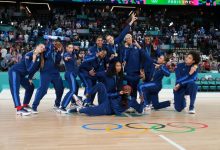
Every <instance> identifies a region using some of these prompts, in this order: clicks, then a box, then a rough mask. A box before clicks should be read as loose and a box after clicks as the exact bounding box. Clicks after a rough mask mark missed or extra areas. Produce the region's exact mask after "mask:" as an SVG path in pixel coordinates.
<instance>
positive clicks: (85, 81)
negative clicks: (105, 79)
mask: <svg viewBox="0 0 220 150" xmlns="http://www.w3.org/2000/svg"><path fill="white" fill-rule="evenodd" d="M79 77H80V79H81V81H82V82H83V84H84V86H85V92H84V94H87V93H89V91H90V90H91V89H92V87H94V86H95V85H96V80H95V79H91V78H90V77H88V75H86V74H85V73H82V72H80V73H79ZM94 98H95V94H92V96H91V97H90V98H88V99H86V101H85V103H89V104H93V101H94Z"/></svg>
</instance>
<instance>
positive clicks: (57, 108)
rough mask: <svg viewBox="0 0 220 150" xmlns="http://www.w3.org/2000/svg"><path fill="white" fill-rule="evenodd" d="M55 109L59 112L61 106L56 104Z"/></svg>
mask: <svg viewBox="0 0 220 150" xmlns="http://www.w3.org/2000/svg"><path fill="white" fill-rule="evenodd" d="M53 109H54V110H55V111H57V112H59V109H60V106H57V105H56V104H54V106H53Z"/></svg>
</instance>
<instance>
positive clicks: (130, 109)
mask: <svg viewBox="0 0 220 150" xmlns="http://www.w3.org/2000/svg"><path fill="white" fill-rule="evenodd" d="M135 112H136V110H135V109H134V108H132V107H130V108H128V109H127V110H126V111H125V113H135Z"/></svg>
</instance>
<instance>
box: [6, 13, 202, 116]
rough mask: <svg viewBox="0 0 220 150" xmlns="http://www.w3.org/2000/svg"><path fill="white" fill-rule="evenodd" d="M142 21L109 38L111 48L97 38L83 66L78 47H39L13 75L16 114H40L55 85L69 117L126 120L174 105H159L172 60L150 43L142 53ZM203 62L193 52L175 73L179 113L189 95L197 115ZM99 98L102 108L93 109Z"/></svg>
mask: <svg viewBox="0 0 220 150" xmlns="http://www.w3.org/2000/svg"><path fill="white" fill-rule="evenodd" d="M136 20H137V17H136V16H135V14H132V16H131V21H130V23H129V24H128V25H127V26H126V27H125V28H124V29H123V31H122V32H121V33H120V35H119V36H118V37H117V38H114V37H113V36H111V35H107V36H106V43H103V38H102V37H101V36H99V37H97V39H96V45H95V46H93V47H91V48H89V50H88V54H87V55H86V56H85V57H84V60H83V61H82V62H81V64H80V65H78V63H77V57H78V53H79V52H78V50H76V49H75V48H74V45H73V44H72V43H66V45H65V50H64V48H63V45H62V44H61V43H60V42H59V41H54V42H52V41H51V40H48V43H47V46H45V45H44V44H42V43H40V44H37V45H36V47H35V49H34V50H33V51H30V52H28V53H27V54H26V55H25V56H24V58H23V59H22V61H21V62H19V63H17V64H15V65H14V66H12V67H11V68H10V70H9V71H8V74H9V84H10V90H11V94H12V98H13V102H14V105H15V108H16V109H17V112H16V114H18V115H30V114H37V113H38V106H39V104H40V101H41V100H42V99H43V97H44V96H45V95H46V94H47V90H48V88H49V85H50V83H52V84H53V86H54V89H55V93H56V99H55V104H54V109H56V111H58V112H61V113H64V114H66V113H73V112H78V113H84V114H87V115H90V116H98V115H113V114H116V115H120V114H121V113H123V112H125V111H136V112H138V113H143V114H147V113H149V111H150V110H151V109H155V110H159V109H162V108H166V107H169V106H170V105H171V101H163V102H160V101H159V99H158V94H159V92H160V90H161V89H162V79H163V77H164V76H167V77H168V76H169V75H170V72H169V70H168V68H167V67H166V63H167V61H169V58H167V56H166V54H165V53H163V52H162V51H160V50H159V49H158V48H155V47H153V46H152V44H151V43H150V38H149V37H147V38H146V39H145V40H146V41H145V44H144V46H142V47H141V46H140V45H139V43H138V42H137V41H134V40H133V39H132V35H131V34H129V33H128V32H129V31H130V28H131V26H132V24H133V23H134V22H135V21H136ZM123 42H124V44H122V43H123ZM62 59H63V60H64V63H65V80H66V82H67V84H68V88H69V91H68V93H66V95H65V96H64V97H63V99H62V96H63V91H64V86H63V81H62V78H61V76H60V72H59V64H60V62H61V60H62ZM199 62H200V55H199V54H198V53H196V52H194V51H192V52H189V53H188V54H187V56H186V57H185V62H184V63H180V64H178V65H177V67H176V69H175V74H176V84H175V87H174V90H173V91H174V108H175V110H176V111H178V112H181V111H182V110H184V109H185V107H186V100H185V95H189V96H190V105H189V113H190V114H194V113H195V108H194V103H195V100H196V94H197V88H198V87H197V85H196V83H195V81H196V78H197V74H198V63H199ZM38 70H39V71H40V83H39V87H38V88H37V91H36V94H35V97H34V101H33V104H32V107H31V106H30V105H29V103H30V100H31V97H32V95H33V92H34V88H35V87H34V84H33V83H32V78H33V76H34V74H35V73H36V72H37V71H38ZM77 77H79V78H80V80H81V81H82V83H83V85H84V87H85V91H84V95H83V96H82V97H80V96H78V90H79V85H78V83H77V80H76V78H77ZM20 85H21V86H22V87H23V88H24V89H25V95H24V99H23V104H21V102H20V97H19V90H20ZM138 93H139V97H137V95H138ZM96 94H97V99H98V105H94V103H93V102H94V99H95V95H96ZM69 105H70V107H68V106H69Z"/></svg>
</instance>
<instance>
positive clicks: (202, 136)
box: [0, 90, 220, 150]
mask: <svg viewBox="0 0 220 150" xmlns="http://www.w3.org/2000/svg"><path fill="white" fill-rule="evenodd" d="M22 95H23V91H22V92H21V96H22ZM160 98H161V99H164V100H165V99H170V98H172V92H171V91H166V90H164V91H162V92H161V93H160ZM0 100H1V101H0V150H42V149H45V150H50V149H51V150H77V149H80V150H84V149H85V150H130V149H132V150H139V149H140V150H146V149H151V150H175V149H179V150H184V149H187V150H220V129H219V127H220V93H200V94H199V95H198V97H197V104H196V110H197V113H196V115H189V114H187V112H181V113H177V112H174V111H173V108H172V107H171V108H169V109H165V110H161V111H152V113H151V114H150V115H144V116H137V115H136V116H135V115H132V114H125V115H124V116H121V117H118V116H102V117H87V116H84V115H79V114H74V115H61V114H58V113H56V112H54V111H53V109H52V106H53V101H54V92H53V91H51V90H50V91H49V92H48V94H47V96H46V97H45V98H44V99H43V100H42V103H41V105H40V107H39V112H40V113H39V114H38V115H32V116H28V117H22V116H16V115H15V109H13V104H12V100H11V98H10V93H9V91H8V90H4V91H3V92H2V93H0ZM173 122H175V123H173ZM129 123H131V124H129ZM152 123H154V124H152ZM155 123H158V124H155ZM87 124H89V125H87ZM126 124H129V125H130V126H129V125H128V126H129V127H134V128H144V129H134V128H129V127H127V126H125V125H126ZM161 124H162V125H161ZM83 125H84V127H85V128H90V129H92V130H89V129H85V128H83V127H82V126H83ZM121 125H122V126H121ZM163 125H165V127H164V126H163ZM206 125H208V127H207V126H206ZM162 126H163V127H164V128H161V129H157V128H160V127H162ZM172 126H173V127H172ZM174 126H175V127H174ZM119 127H121V128H120V129H117V130H112V129H114V128H119ZM149 128H151V129H149Z"/></svg>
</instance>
